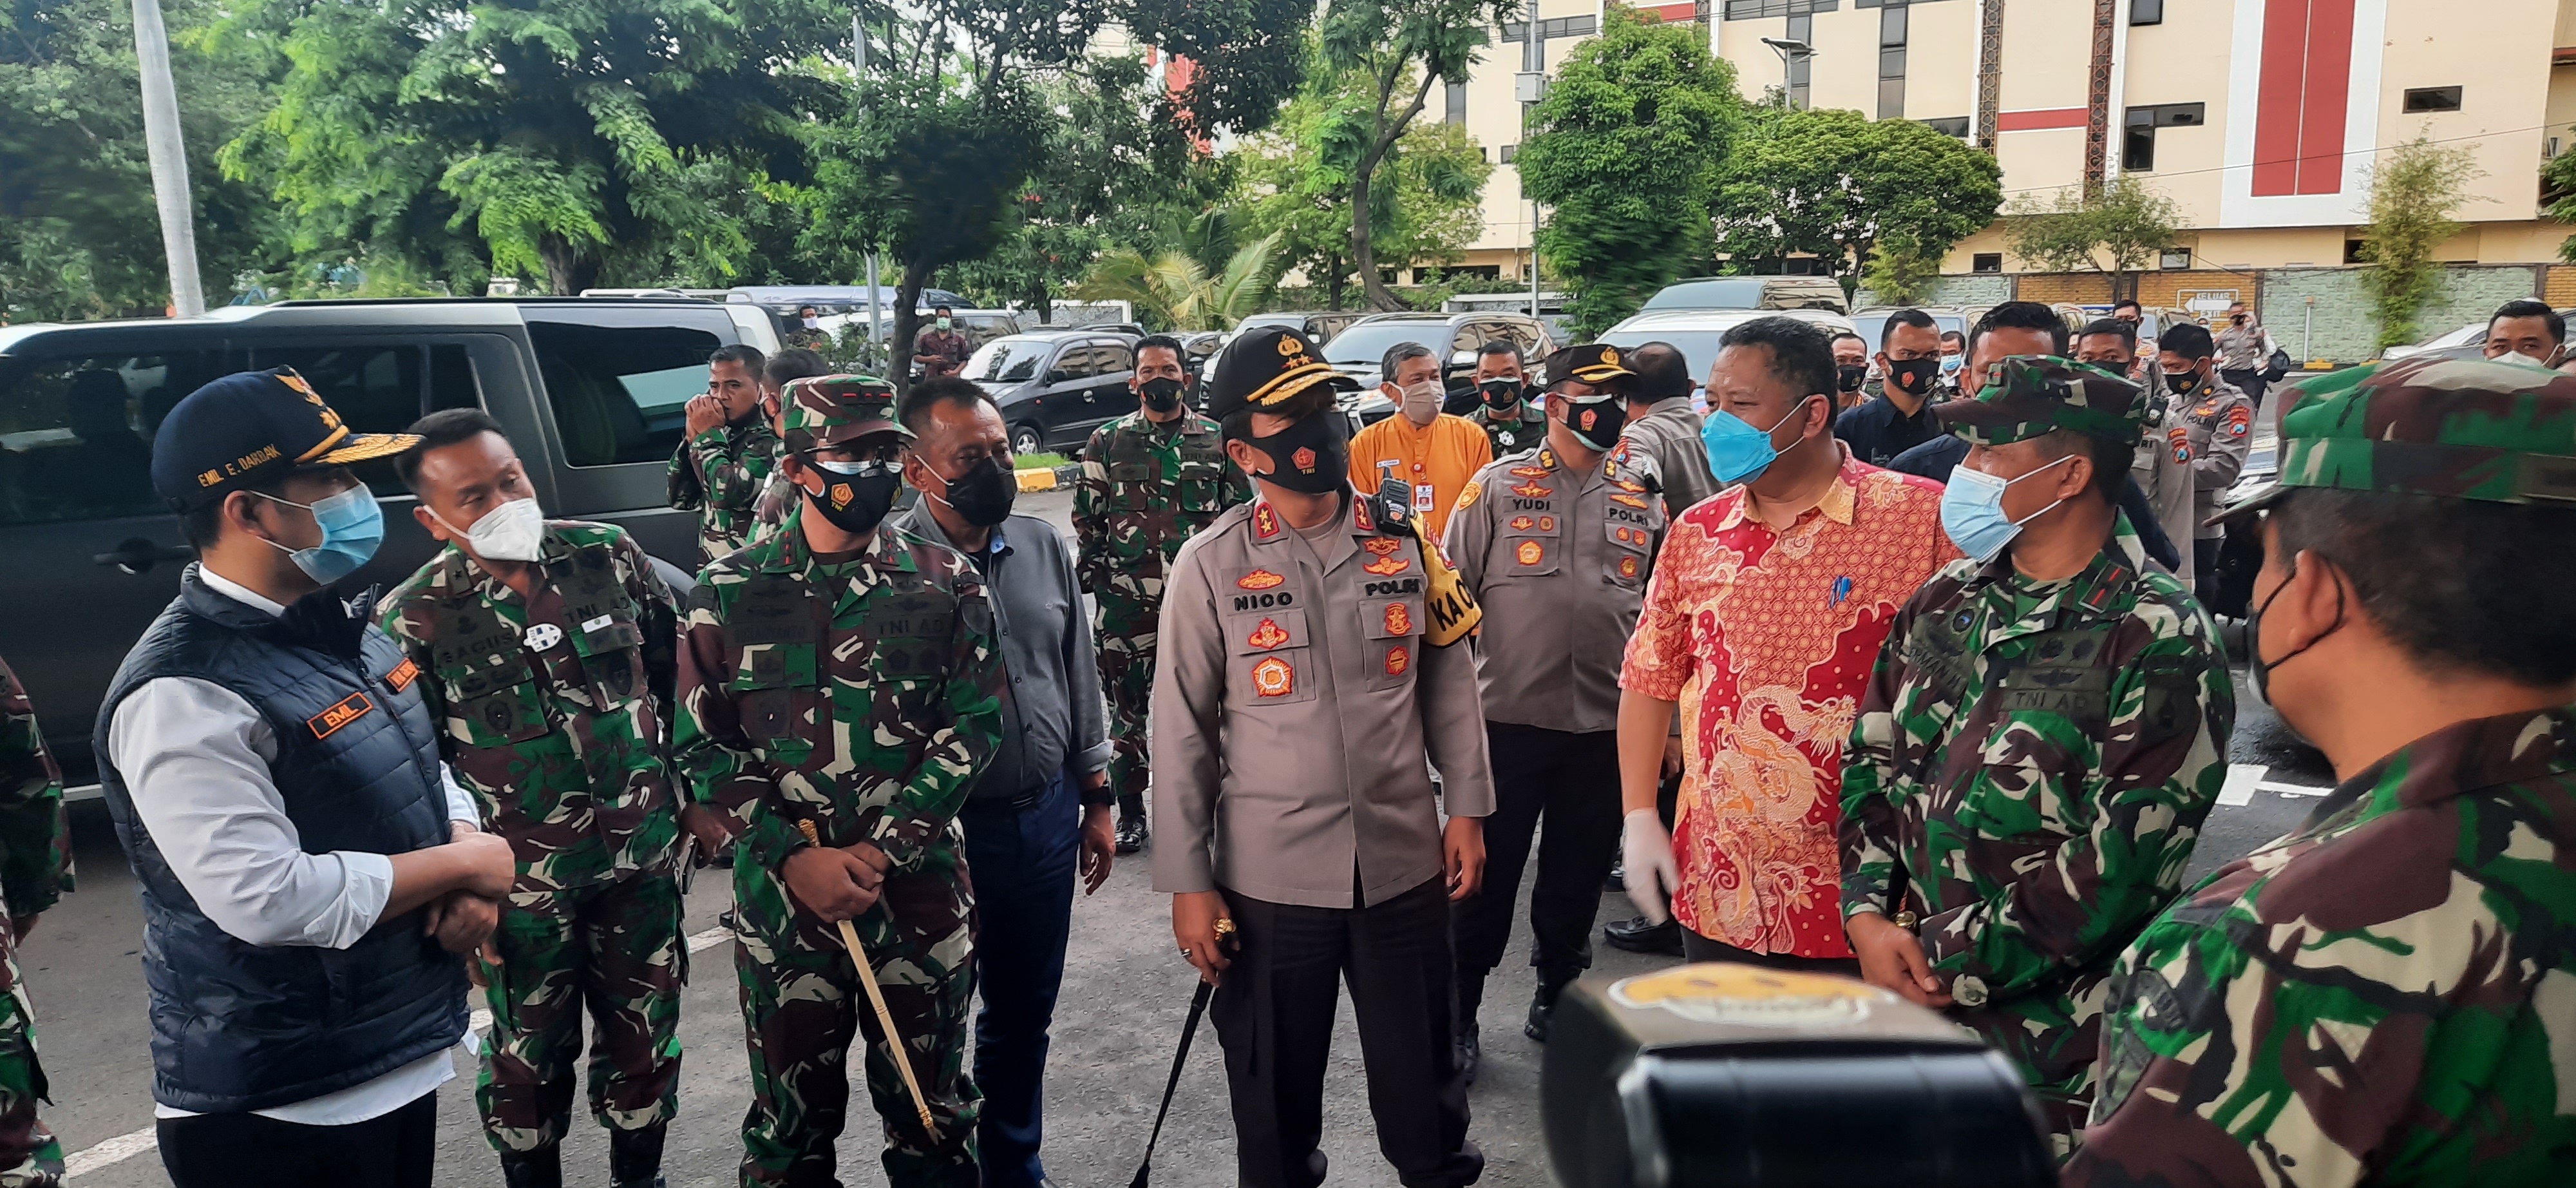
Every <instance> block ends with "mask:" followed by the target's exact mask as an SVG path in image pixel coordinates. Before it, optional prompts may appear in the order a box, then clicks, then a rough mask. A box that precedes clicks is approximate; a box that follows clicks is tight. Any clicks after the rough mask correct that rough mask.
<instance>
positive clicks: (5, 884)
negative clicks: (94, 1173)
mask: <svg viewBox="0 0 2576 1188" xmlns="http://www.w3.org/2000/svg"><path fill="white" fill-rule="evenodd" d="M71 889H72V848H71V831H70V829H69V828H67V827H66V826H65V824H64V820H63V777H62V773H61V772H60V771H59V770H57V769H56V768H55V767H54V757H53V754H52V753H51V752H49V751H47V750H46V749H45V733H44V731H43V730H42V729H40V728H39V727H38V726H37V725H36V711H35V709H34V707H32V706H30V705H28V704H27V691H26V689H25V688H23V687H22V686H20V685H19V684H18V676H17V674H16V673H13V672H11V671H9V666H8V665H7V664H0V979H6V980H5V982H0V991H5V992H6V997H0V1188H52V1186H54V1185H57V1184H60V1183H62V1181H63V1145H62V1144H61V1143H59V1142H56V1141H55V1140H54V1132H53V1131H52V1130H50V1129H48V1128H47V1127H46V1126H45V1124H44V1123H43V1122H41V1121H39V1120H37V1118H36V1101H37V1099H38V1098H45V1099H46V1100H52V1099H51V1098H50V1097H48V1096H47V1093H46V1086H45V1069H44V1066H43V1065H42V1064H40V1063H39V1062H38V1061H37V1059H36V1012H35V1006H34V1005H33V1003H32V1002H31V1001H30V1000H29V999H28V997H27V983H26V979H25V978H24V977H23V976H22V975H21V974H20V973H19V971H18V940H17V934H16V929H15V928H14V927H13V926H12V924H13V922H14V921H16V920H21V919H24V918H26V917H29V916H33V915H35V914H37V913H38V912H42V911H44V910H45V909H47V908H50V907H52V906H54V904H55V902H56V901H58V900H60V899H61V898H62V896H63V893H64V892H66V891H69V890H71Z"/></svg>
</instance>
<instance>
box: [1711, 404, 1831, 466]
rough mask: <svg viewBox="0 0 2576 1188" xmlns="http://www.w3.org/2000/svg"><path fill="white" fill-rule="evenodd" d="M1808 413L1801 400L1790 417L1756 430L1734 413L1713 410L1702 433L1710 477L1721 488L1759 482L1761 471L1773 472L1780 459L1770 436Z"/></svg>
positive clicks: (1791, 411)
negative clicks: (1799, 415) (1772, 469)
mask: <svg viewBox="0 0 2576 1188" xmlns="http://www.w3.org/2000/svg"><path fill="white" fill-rule="evenodd" d="M1805 411H1807V402H1806V401H1804V400H1801V401H1799V402H1798V406H1797V407H1796V408H1792V409H1790V410H1789V415H1788V416H1785V417H1782V418H1780V419H1779V420H1778V421H1776V422H1773V424H1772V426H1771V427H1770V428H1768V429H1756V428H1754V427H1753V426H1751V425H1748V424H1745V423H1744V419H1743V418H1742V417H1739V416H1736V415H1735V414H1734V413H1731V412H1728V411H1726V410H1724V409H1710V410H1709V414H1708V423H1707V424H1705V425H1702V426H1701V427H1700V431H1699V444H1700V447H1701V448H1702V449H1705V450H1707V451H1708V472H1709V474H1710V475H1712V476H1713V477H1715V478H1716V479H1717V481H1718V483H1719V485H1721V486H1725V485H1732V484H1735V483H1749V482H1753V481H1755V480H1757V479H1760V478H1761V477H1762V472H1763V471H1766V470H1769V469H1771V463H1772V462H1773V461H1774V460H1776V459H1777V458H1779V456H1780V449H1779V447H1777V446H1774V445H1772V444H1771V435H1772V434H1774V433H1777V432H1779V431H1780V426H1782V425H1786V424H1788V423H1789V422H1791V421H1793V420H1796V419H1797V417H1798V414H1799V413H1802V412H1805Z"/></svg>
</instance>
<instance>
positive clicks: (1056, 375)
mask: <svg viewBox="0 0 2576 1188" xmlns="http://www.w3.org/2000/svg"><path fill="white" fill-rule="evenodd" d="M1072 378H1073V373H1071V372H1068V371H1066V370H1065V369H1063V368H1061V367H1056V368H1050V369H1049V370H1048V371H1047V374H1046V382H1048V383H1050V384H1061V383H1064V382H1066V381H1068V380H1071V379H1072Z"/></svg>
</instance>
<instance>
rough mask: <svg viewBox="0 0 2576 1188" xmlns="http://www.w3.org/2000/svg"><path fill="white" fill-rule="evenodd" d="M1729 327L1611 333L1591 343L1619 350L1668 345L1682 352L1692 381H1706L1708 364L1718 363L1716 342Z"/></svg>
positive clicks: (1683, 360)
mask: <svg viewBox="0 0 2576 1188" xmlns="http://www.w3.org/2000/svg"><path fill="white" fill-rule="evenodd" d="M1731 328H1732V327H1731V326H1730V327H1715V328H1711V329H1707V330H1696V329H1694V330H1683V329H1678V328H1670V329H1668V328H1656V329H1650V330H1611V331H1606V332H1604V333H1603V334H1602V335H1601V337H1600V338H1598V339H1595V340H1594V341H1596V342H1606V343H1608V344H1610V345H1611V346H1615V347H1618V348H1619V349H1621V350H1627V349H1629V348H1631V347H1641V346H1644V345H1646V344H1647V343H1650V342H1669V343H1671V344H1673V346H1674V348H1675V349H1677V350H1679V351H1681V353H1682V362H1683V363H1684V364H1686V365H1688V367H1689V369H1690V377H1691V381H1692V382H1693V383H1697V382H1699V381H1701V380H1705V379H1707V378H1708V368H1709V365H1710V364H1712V363H1715V362H1717V347H1718V343H1719V341H1720V340H1722V339H1724V338H1725V337H1726V331H1727V330H1728V329H1731Z"/></svg>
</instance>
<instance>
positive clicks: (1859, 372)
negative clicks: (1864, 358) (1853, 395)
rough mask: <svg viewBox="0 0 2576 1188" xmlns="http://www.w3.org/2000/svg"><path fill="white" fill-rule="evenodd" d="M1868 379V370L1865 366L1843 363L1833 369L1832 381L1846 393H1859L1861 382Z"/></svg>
mask: <svg viewBox="0 0 2576 1188" xmlns="http://www.w3.org/2000/svg"><path fill="white" fill-rule="evenodd" d="M1868 378H1869V368H1868V366H1867V365H1865V364H1860V363H1844V364H1841V365H1839V366H1837V367H1835V368H1834V380H1835V382H1837V383H1840V384H1841V385H1842V389H1843V391H1846V392H1857V391H1860V385H1861V381H1863V380H1866V379H1868Z"/></svg>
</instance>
